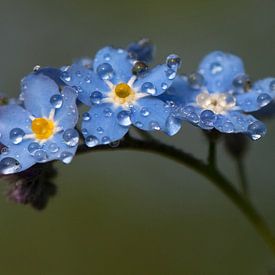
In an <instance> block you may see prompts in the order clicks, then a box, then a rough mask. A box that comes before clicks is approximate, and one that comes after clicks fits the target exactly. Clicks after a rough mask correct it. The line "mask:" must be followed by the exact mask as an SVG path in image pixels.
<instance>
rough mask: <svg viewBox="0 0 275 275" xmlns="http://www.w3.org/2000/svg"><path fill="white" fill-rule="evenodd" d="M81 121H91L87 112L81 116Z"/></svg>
mask: <svg viewBox="0 0 275 275" xmlns="http://www.w3.org/2000/svg"><path fill="white" fill-rule="evenodd" d="M82 119H83V120H84V121H89V120H90V119H91V116H90V114H89V113H88V112H85V113H83V114H82Z"/></svg>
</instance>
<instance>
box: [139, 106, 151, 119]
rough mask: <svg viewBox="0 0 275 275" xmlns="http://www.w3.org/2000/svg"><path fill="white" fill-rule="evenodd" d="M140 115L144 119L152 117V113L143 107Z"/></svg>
mask: <svg viewBox="0 0 275 275" xmlns="http://www.w3.org/2000/svg"><path fill="white" fill-rule="evenodd" d="M140 114H141V115H142V116H144V117H147V116H149V115H150V112H149V110H148V109H147V108H146V107H142V108H141V110H140Z"/></svg>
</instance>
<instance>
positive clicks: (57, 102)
mask: <svg viewBox="0 0 275 275" xmlns="http://www.w3.org/2000/svg"><path fill="white" fill-rule="evenodd" d="M50 103H51V104H52V106H53V107H54V108H56V109H59V108H61V106H62V104H63V99H62V96H61V95H58V94H56V95H53V96H52V97H51V99H50Z"/></svg>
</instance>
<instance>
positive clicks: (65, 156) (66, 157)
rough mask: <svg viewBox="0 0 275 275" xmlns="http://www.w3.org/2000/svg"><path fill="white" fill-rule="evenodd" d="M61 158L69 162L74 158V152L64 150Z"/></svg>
mask: <svg viewBox="0 0 275 275" xmlns="http://www.w3.org/2000/svg"><path fill="white" fill-rule="evenodd" d="M59 159H60V160H61V161H62V162H63V163H65V164H69V163H70V162H71V161H72V159H73V154H72V153H70V152H66V151H64V152H62V153H61V154H60V157H59Z"/></svg>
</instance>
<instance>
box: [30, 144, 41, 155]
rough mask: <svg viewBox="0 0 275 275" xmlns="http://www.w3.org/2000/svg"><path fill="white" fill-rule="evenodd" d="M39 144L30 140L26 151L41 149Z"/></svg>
mask: <svg viewBox="0 0 275 275" xmlns="http://www.w3.org/2000/svg"><path fill="white" fill-rule="evenodd" d="M41 148H42V147H41V145H40V144H39V143H37V142H31V143H30V144H29V146H28V151H29V152H30V153H31V154H33V153H34V152H35V151H36V150H39V149H41Z"/></svg>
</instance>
